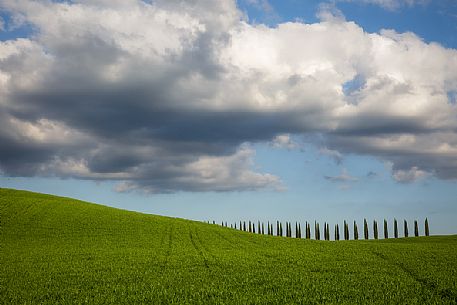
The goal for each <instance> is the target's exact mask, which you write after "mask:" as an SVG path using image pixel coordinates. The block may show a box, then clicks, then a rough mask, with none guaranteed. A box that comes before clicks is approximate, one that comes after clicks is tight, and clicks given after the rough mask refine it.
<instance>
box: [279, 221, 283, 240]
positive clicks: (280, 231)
mask: <svg viewBox="0 0 457 305" xmlns="http://www.w3.org/2000/svg"><path fill="white" fill-rule="evenodd" d="M279 236H281V237H282V236H283V235H282V222H280V223H279Z"/></svg>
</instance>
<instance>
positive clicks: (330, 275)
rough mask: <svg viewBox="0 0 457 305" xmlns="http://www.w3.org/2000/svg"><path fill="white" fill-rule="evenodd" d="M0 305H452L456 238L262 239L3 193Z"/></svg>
mask: <svg viewBox="0 0 457 305" xmlns="http://www.w3.org/2000/svg"><path fill="white" fill-rule="evenodd" d="M0 225H1V228H0V247H1V248H0V251H1V252H0V264H1V265H0V277H1V282H0V302H1V304H82V303H85V304H86V303H87V304H146V303H147V304H266V303H268V304H355V303H363V304H366V303H376V304H456V303H457V236H433V237H419V238H401V239H389V240H378V241H361V240H359V241H339V242H329V241H313V240H303V239H301V240H299V239H292V238H284V237H271V236H260V235H255V234H250V233H245V232H240V231H236V230H232V229H228V228H222V227H220V226H216V225H209V224H204V223H199V222H193V221H187V220H182V219H174V218H168V217H161V216H154V215H146V214H141V213H135V212H129V211H123V210H118V209H114V208H109V207H105V206H101V205H96V204H90V203H86V202H82V201H78V200H72V199H68V198H62V197H56V196H50V195H43V194H36V193H31V192H25V191H16V190H9V189H0Z"/></svg>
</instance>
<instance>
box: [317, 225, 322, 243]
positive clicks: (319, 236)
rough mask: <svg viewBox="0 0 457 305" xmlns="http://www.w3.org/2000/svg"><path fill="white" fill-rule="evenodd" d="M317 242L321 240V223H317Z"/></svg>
mask: <svg viewBox="0 0 457 305" xmlns="http://www.w3.org/2000/svg"><path fill="white" fill-rule="evenodd" d="M316 239H317V240H321V230H320V228H319V223H317V238H316Z"/></svg>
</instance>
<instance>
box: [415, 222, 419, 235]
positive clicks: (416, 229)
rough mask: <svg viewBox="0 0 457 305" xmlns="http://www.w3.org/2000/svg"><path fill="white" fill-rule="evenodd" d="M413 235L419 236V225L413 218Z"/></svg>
mask: <svg viewBox="0 0 457 305" xmlns="http://www.w3.org/2000/svg"><path fill="white" fill-rule="evenodd" d="M414 236H416V237H418V236H419V226H418V225H417V220H414Z"/></svg>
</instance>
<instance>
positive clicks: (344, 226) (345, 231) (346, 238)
mask: <svg viewBox="0 0 457 305" xmlns="http://www.w3.org/2000/svg"><path fill="white" fill-rule="evenodd" d="M343 233H344V234H343V235H344V240H348V239H349V234H348V233H349V232H348V224H347V223H346V220H345V221H344V223H343Z"/></svg>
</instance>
